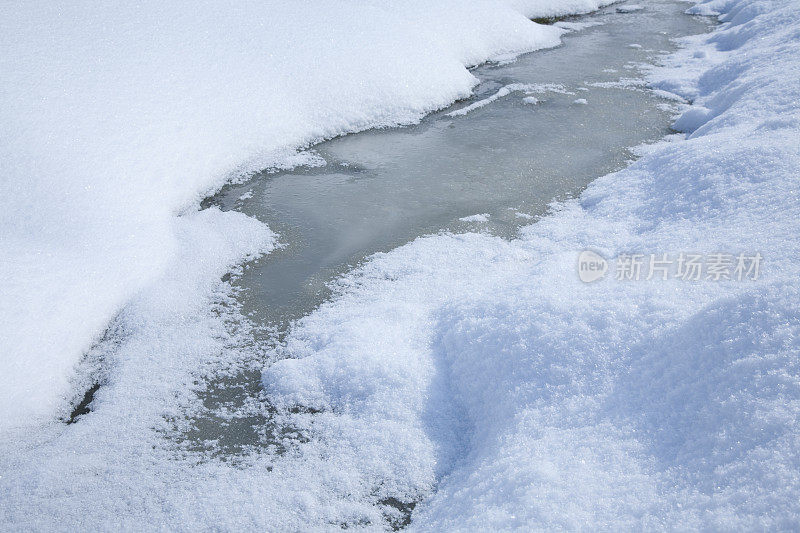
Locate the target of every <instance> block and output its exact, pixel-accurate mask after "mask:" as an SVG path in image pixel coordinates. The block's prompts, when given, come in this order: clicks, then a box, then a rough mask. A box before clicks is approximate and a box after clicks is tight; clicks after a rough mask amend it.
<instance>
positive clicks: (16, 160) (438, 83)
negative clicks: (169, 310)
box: [0, 0, 599, 427]
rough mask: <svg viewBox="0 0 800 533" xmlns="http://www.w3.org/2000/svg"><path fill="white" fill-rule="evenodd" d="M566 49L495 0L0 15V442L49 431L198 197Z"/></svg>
mask: <svg viewBox="0 0 800 533" xmlns="http://www.w3.org/2000/svg"><path fill="white" fill-rule="evenodd" d="M554 5H555V4H551V3H546V4H540V3H538V2H526V3H524V5H523V4H518V7H520V8H524V9H525V12H526V14H545V15H546V14H550V13H551V12H553V9H554V7H553V6H554ZM598 5H599V2H598V1H596V0H591V1H587V2H582V3H580V5H579V6H578V5H577V4H576V7H578V8H579V9H581V10H585V9H586V10H588V9H592V8H594V7H597V6H598ZM569 9H572V7H570V8H569ZM562 31H563V30H560V29H558V28H553V27H545V26H540V25H537V24H534V23H532V22H530V21H529V20H526V19H525V18H524V17H523V16H522V15H520V12H519V11H518V10H515V9H514V8H511V7H509V6H508V5H507V4H505V3H502V2H500V0H481V1H476V2H468V3H464V2H456V1H454V0H441V1H438V2H422V1H416V0H415V1H411V2H394V1H388V0H387V1H386V2H369V1H355V2H347V3H345V4H342V3H340V2H332V1H321V2H313V3H303V2H245V3H243V4H239V5H236V6H231V5H222V4H219V3H216V2H199V3H198V2H170V3H168V4H164V3H163V2H155V1H145V2H137V3H123V4H117V3H115V4H102V3H92V4H69V3H63V2H57V3H53V2H46V3H42V2H4V3H3V5H2V6H0V71H2V73H3V75H2V82H0V83H1V84H2V88H1V89H0V175H2V179H0V247H1V248H2V249H0V253H1V254H2V257H3V261H2V264H1V265H0V275H2V277H3V279H4V283H3V290H2V291H3V292H2V296H3V298H2V304H0V306H1V307H0V323H1V324H2V338H3V342H2V346H3V347H2V354H0V375H2V376H3V378H2V382H1V383H2V386H0V412H1V413H2V414H3V416H2V417H0V420H1V422H0V427H1V426H13V425H17V424H21V423H30V422H35V421H40V420H43V419H46V418H48V417H51V416H52V414H53V413H54V412H55V411H56V410H57V408H58V406H59V405H61V404H62V403H63V402H64V397H65V395H67V394H68V393H69V378H70V375H71V374H72V369H73V367H74V365H75V363H76V362H77V361H78V360H79V359H80V357H81V355H82V354H83V353H85V352H86V350H88V349H89V347H90V346H91V345H92V344H93V343H94V342H95V341H97V340H98V338H99V336H100V335H101V334H102V332H103V330H104V328H105V327H106V326H107V324H108V323H109V321H110V320H111V318H112V317H113V316H114V315H115V313H117V312H119V311H120V309H121V308H122V307H123V306H124V305H125V303H126V302H128V301H130V300H131V298H133V297H134V296H135V295H136V294H137V293H138V292H139V291H141V290H145V289H146V288H147V287H151V286H152V284H154V283H157V280H158V279H160V277H161V276H163V274H164V272H166V271H167V270H170V269H172V268H173V266H172V265H174V263H175V261H176V260H177V257H178V256H177V250H178V248H179V247H180V246H181V245H180V243H179V242H178V240H179V238H178V236H177V234H176V229H175V228H176V224H179V223H178V222H176V216H177V215H179V214H181V213H184V214H185V213H191V212H192V211H194V210H195V209H196V205H197V201H198V200H199V199H200V198H201V197H202V195H203V194H205V193H207V192H209V191H211V190H213V189H215V188H217V187H219V186H220V185H221V184H222V183H223V182H224V181H225V180H226V179H231V178H235V177H236V176H239V175H241V174H242V173H245V172H247V171H249V170H254V169H260V168H263V167H265V166H269V165H287V164H291V162H292V161H296V160H297V157H296V149H298V148H301V147H303V146H306V145H308V144H309V143H312V142H314V141H316V140H320V139H322V138H326V137H332V136H335V135H339V134H342V133H345V132H350V131H356V130H360V129H364V128H367V127H373V126H381V125H390V124H400V123H409V122H413V121H415V120H418V119H419V118H420V117H421V116H422V115H423V114H425V113H426V112H429V111H431V110H434V109H437V108H440V107H442V106H445V105H446V104H449V103H451V102H452V101H454V100H455V99H457V98H461V97H464V96H467V95H468V94H469V93H470V89H471V87H472V86H473V85H474V84H475V83H476V80H475V78H474V77H473V76H472V75H471V74H470V73H469V72H468V70H467V69H466V66H469V65H474V64H477V63H479V62H482V61H485V60H486V59H488V58H491V57H494V56H505V57H507V56H508V55H509V54H516V53H519V52H522V51H528V50H533V49H537V48H541V47H547V46H553V45H555V44H557V43H558V37H559V35H560V34H561V32H562ZM219 216H221V215H219ZM239 222H240V223H241V224H246V223H245V222H244V221H243V220H239ZM219 224H225V222H223V221H222V220H221V219H220V221H219ZM247 227H249V226H242V228H241V229H239V230H237V229H232V232H233V233H232V234H233V235H236V234H237V233H240V232H244V233H247V232H248V231H249V230H248V229H246V228H247ZM262 231H263V232H264V235H265V236H268V235H269V233H268V231H267V230H266V229H265V228H264V229H263V230H262ZM267 241H269V239H266V240H265V242H267ZM247 248H248V247H247V246H246V243H245V245H244V246H243V249H247ZM196 253H197V256H196V260H198V261H215V260H216V259H214V258H213V257H212V256H210V255H209V254H207V253H205V252H204V251H203V246H202V245H200V246H199V247H198V250H197V251H196Z"/></svg>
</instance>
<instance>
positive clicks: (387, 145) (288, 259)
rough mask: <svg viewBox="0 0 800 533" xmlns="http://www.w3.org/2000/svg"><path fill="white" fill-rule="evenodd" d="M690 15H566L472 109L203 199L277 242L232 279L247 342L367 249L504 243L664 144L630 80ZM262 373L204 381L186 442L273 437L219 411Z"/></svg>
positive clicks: (653, 110) (231, 443)
mask: <svg viewBox="0 0 800 533" xmlns="http://www.w3.org/2000/svg"><path fill="white" fill-rule="evenodd" d="M685 9H686V5H685V4H683V3H678V2H672V1H663V2H651V3H648V4H646V7H645V8H644V9H641V10H639V9H636V10H628V9H626V8H625V4H615V5H612V6H609V7H607V8H605V9H603V10H601V11H600V12H597V13H594V14H592V15H588V16H583V17H577V18H571V19H567V20H565V21H561V22H559V24H561V25H562V26H564V27H567V28H571V29H576V30H577V31H574V32H573V33H571V34H568V35H565V36H564V44H563V45H562V46H560V47H558V48H555V49H551V50H546V51H540V52H535V53H531V54H527V55H523V56H521V57H519V58H518V59H517V60H515V61H513V62H510V63H494V64H488V65H483V66H480V67H478V68H476V69H474V71H473V73H474V75H475V76H476V77H477V78H478V79H479V80H480V84H479V85H478V86H477V87H476V89H475V94H474V96H473V97H472V98H471V99H469V100H467V101H462V102H457V103H456V104H454V105H453V106H452V107H451V108H448V109H444V110H442V111H440V112H438V113H435V114H432V115H430V116H428V117H427V118H426V119H424V120H423V121H422V122H421V123H420V124H418V125H415V126H412V127H405V128H393V129H386V130H378V131H375V130H371V131H365V132H362V133H358V134H353V135H347V136H345V137H340V138H336V139H333V140H330V141H327V142H324V143H321V144H319V145H317V146H314V147H313V148H312V151H313V152H314V153H315V154H316V155H318V156H319V158H321V159H322V160H324V162H325V164H324V165H322V166H316V167H301V168H297V169H295V170H293V171H288V172H286V171H282V172H273V171H264V172H263V173H261V174H260V175H257V176H255V177H254V178H253V179H251V180H250V181H248V182H247V183H244V184H240V185H233V186H228V187H226V188H224V189H223V190H222V191H221V192H220V193H219V194H217V195H216V196H215V197H213V198H209V199H208V200H206V202H205V205H218V206H220V207H221V208H222V209H224V210H231V209H235V210H239V211H242V212H244V213H246V214H248V215H251V216H254V217H256V218H258V219H259V220H262V221H264V222H266V223H267V224H268V225H269V226H270V228H272V229H273V230H274V231H276V232H277V233H278V234H279V235H280V236H281V241H282V243H283V244H284V247H283V248H282V249H280V250H277V251H275V252H273V253H271V254H269V255H268V256H266V257H264V258H261V259H259V260H257V261H254V262H252V263H250V264H248V265H246V267H245V270H244V272H243V274H242V275H241V277H240V278H239V279H238V280H236V282H235V283H236V284H237V286H238V287H240V288H241V289H243V290H242V291H241V293H240V295H239V297H240V298H241V303H242V306H243V310H244V312H245V314H246V315H247V316H249V317H250V318H251V319H252V320H253V321H254V322H255V323H256V324H258V325H260V326H263V327H264V328H265V330H266V331H267V332H268V333H267V334H266V336H265V337H264V338H260V339H258V341H257V342H266V343H272V342H277V341H276V340H275V339H276V338H279V337H280V336H281V332H283V331H285V329H286V328H287V327H289V325H290V324H291V321H292V320H295V319H297V318H300V317H302V316H305V315H306V314H308V313H309V312H311V311H312V310H313V309H314V308H315V307H317V306H318V305H319V304H320V303H321V302H323V301H324V300H325V299H326V298H327V297H329V291H328V289H327V288H326V283H328V282H330V281H331V280H332V279H335V277H336V276H337V275H339V274H341V273H344V272H346V271H348V270H349V269H351V268H352V267H353V266H354V265H356V264H358V262H359V261H362V260H363V259H364V258H365V257H368V256H369V255H370V254H373V253H376V252H381V251H388V250H390V249H392V248H395V247H397V246H400V245H402V244H404V243H407V242H409V241H411V240H413V239H414V238H416V237H418V236H420V235H425V234H430V233H436V232H440V231H453V232H463V231H487V232H491V233H494V234H497V235H502V236H506V237H509V238H510V237H513V235H514V234H515V232H516V230H517V228H518V227H519V226H521V225H523V224H529V223H530V222H531V220H532V219H533V218H535V217H536V216H539V215H541V214H543V213H544V212H545V211H546V210H547V208H548V205H549V204H550V203H551V202H553V201H554V200H559V199H564V198H568V197H573V196H575V195H577V194H579V193H580V191H581V190H582V189H583V188H584V187H585V186H586V185H587V184H588V183H589V182H590V181H591V180H593V179H594V178H596V177H598V176H602V175H604V174H607V173H609V172H612V171H614V170H617V169H620V168H622V167H624V166H625V165H626V163H627V162H628V161H629V160H630V159H632V158H633V157H634V155H633V154H632V153H631V152H630V151H629V150H628V147H631V146H636V145H638V144H641V143H644V142H648V141H654V140H656V139H659V138H661V137H663V136H664V135H667V134H668V133H669V132H670V129H669V125H670V123H671V119H672V116H673V114H674V109H675V108H674V104H675V103H674V102H669V101H668V100H665V99H663V98H661V97H659V96H658V95H656V94H655V93H653V92H651V91H648V90H646V89H645V88H644V87H643V85H642V82H641V70H642V67H643V66H645V65H648V64H652V63H653V61H654V60H656V59H657V57H658V56H659V55H660V54H663V53H665V52H669V51H671V50H674V49H675V45H674V43H673V42H672V40H671V39H673V38H675V37H680V36H683V35H689V34H695V33H701V32H703V31H706V30H707V29H708V26H707V25H708V21H706V20H703V19H701V18H698V17H691V16H688V15H684V14H683V11H684V10H685ZM476 104H477V105H476ZM483 104H486V105H483ZM484 214H485V215H488V217H487V216H477V217H476V216H473V215H484ZM259 377H260V376H259V373H258V372H253V373H252V375H244V376H240V377H239V378H237V379H235V380H226V381H225V382H219V383H212V384H210V387H209V391H208V392H207V393H206V396H205V397H204V398H203V403H204V405H205V407H206V412H205V413H204V414H203V415H201V416H199V417H197V418H195V419H193V420H192V425H193V429H192V430H191V431H190V432H189V435H188V438H189V440H192V441H195V442H198V443H202V442H214V443H215V446H217V447H218V451H219V452H220V453H222V454H223V455H225V454H227V453H236V452H238V451H240V450H243V449H246V448H247V447H248V446H250V445H254V444H256V445H257V444H259V442H261V444H265V443H267V442H269V441H270V439H271V438H272V437H271V436H270V432H269V431H266V432H265V431H264V429H263V426H264V425H265V423H266V424H267V425H268V420H267V419H268V416H263V415H256V416H254V415H253V414H252V412H251V411H250V410H248V409H245V411H247V413H248V414H246V415H243V416H241V417H237V416H233V417H231V416H230V413H231V412H232V411H231V409H232V408H233V412H235V411H236V409H237V408H238V407H241V406H243V405H245V404H247V403H248V402H250V400H251V399H252V398H253V397H254V396H256V395H258V394H259V392H260V383H259ZM234 383H235V386H233V385H232V384H234ZM217 411H220V412H224V413H225V416H224V420H223V418H220V417H218V416H217V415H215V412H217Z"/></svg>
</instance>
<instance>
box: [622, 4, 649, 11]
mask: <svg viewBox="0 0 800 533" xmlns="http://www.w3.org/2000/svg"><path fill="white" fill-rule="evenodd" d="M642 9H644V6H641V5H639V4H625V5H623V6H619V7H617V13H633V12H635V11H641V10H642Z"/></svg>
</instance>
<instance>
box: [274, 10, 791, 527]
mask: <svg viewBox="0 0 800 533" xmlns="http://www.w3.org/2000/svg"><path fill="white" fill-rule="evenodd" d="M692 9H693V11H695V12H697V13H704V14H712V13H716V12H721V13H723V16H722V19H721V20H723V21H724V24H723V25H722V26H721V27H720V28H719V30H718V31H716V32H714V33H713V34H712V35H710V36H700V37H695V38H690V39H687V40H686V42H685V44H686V48H685V49H684V50H683V51H681V52H680V53H678V54H675V55H674V56H672V57H670V58H669V60H668V61H667V64H666V65H665V67H664V68H659V69H657V70H655V71H653V72H652V73H651V80H652V82H653V83H654V85H655V86H656V87H657V88H659V89H662V90H666V91H670V92H673V93H675V94H678V95H680V96H682V97H684V98H686V99H689V100H692V101H693V105H692V106H691V107H689V108H688V109H687V110H686V111H685V113H683V115H682V116H681V117H680V118H679V119H678V121H677V123H676V127H678V128H680V129H681V130H683V131H685V132H686V133H687V135H686V138H685V139H669V140H667V141H664V142H662V143H659V144H657V145H654V146H649V147H646V148H643V149H642V152H643V153H644V156H643V157H642V159H640V160H639V161H638V162H636V163H635V164H633V165H632V166H631V167H630V168H628V169H626V170H624V171H621V172H618V173H615V174H612V175H609V176H605V177H603V178H601V179H599V180H597V181H596V182H594V183H593V184H592V185H591V186H590V187H589V189H588V190H587V191H585V193H584V194H583V195H582V196H581V198H580V199H579V200H576V201H573V202H568V203H566V204H564V205H559V206H556V207H555V208H554V209H555V212H554V213H553V214H552V215H551V216H549V217H546V218H544V219H543V220H541V221H539V222H537V223H536V224H533V225H531V226H528V227H527V228H526V229H525V230H524V231H523V232H522V235H521V236H520V238H519V239H517V240H514V241H511V242H507V241H504V240H502V239H499V238H493V237H490V236H487V235H479V234H467V235H440V236H431V237H426V238H420V239H418V240H417V241H415V242H414V243H412V244H409V245H407V246H405V247H403V248H400V249H398V250H395V251H393V252H391V253H388V254H382V255H379V256H376V257H375V258H374V259H373V260H372V261H371V262H370V263H369V264H367V265H366V266H364V267H363V268H362V269H361V270H360V271H358V272H356V273H353V274H352V275H350V276H348V277H346V278H345V279H344V280H342V282H341V294H340V296H339V297H338V298H337V299H335V301H333V302H332V303H330V304H327V305H325V306H323V307H322V308H321V309H319V310H318V311H317V312H315V313H313V314H312V315H310V316H309V317H307V318H306V319H304V320H303V321H302V322H301V324H299V326H298V327H297V328H295V330H294V331H293V333H292V335H291V337H290V338H289V340H288V344H287V346H286V349H285V354H286V355H290V356H291V358H287V359H284V360H282V361H279V362H278V363H275V364H273V365H271V366H268V367H267V368H266V369H265V370H264V374H263V381H264V386H265V389H266V390H267V391H268V393H269V394H270V395H271V397H272V398H273V400H274V401H275V403H276V405H278V406H279V407H280V408H281V409H282V410H284V412H285V413H286V416H287V417H289V418H291V419H292V420H293V423H294V424H296V425H297V426H301V427H305V428H306V429H307V431H309V432H310V433H312V434H313V435H314V437H313V439H312V440H315V441H318V442H326V443H329V450H330V453H331V457H332V460H333V461H337V462H338V461H341V464H344V465H346V467H345V468H346V469H347V470H348V471H349V472H351V476H352V477H355V478H357V479H361V480H369V479H370V476H373V475H374V476H376V477H377V476H380V478H381V480H382V483H383V484H382V485H381V486H382V487H391V491H393V492H392V494H403V495H405V496H406V498H408V500H414V499H415V498H417V497H420V496H423V497H425V500H424V501H423V502H422V503H421V504H419V505H418V506H417V508H416V509H415V511H414V515H413V522H412V528H413V526H416V527H417V528H418V529H422V530H441V529H443V528H444V529H457V530H476V529H482V528H488V529H491V530H496V529H523V530H530V529H560V528H567V529H582V528H591V529H595V528H598V529H609V530H619V529H621V528H622V529H640V528H642V527H645V528H647V529H662V528H666V529H675V528H678V529H687V528H688V529H711V530H729V529H795V528H797V527H800V418H799V416H800V358H799V357H798V356H799V355H800V299H799V297H800V287H799V286H798V281H797V280H798V279H800V265H798V261H797V257H798V254H799V253H800V244H799V243H798V239H797V235H798V231H800V194H798V185H797V183H798V181H797V179H798V172H799V171H800V142H798V140H799V139H800V112H799V111H798V109H799V106H798V102H800V83H799V82H800V6H798V4H797V3H796V2H792V1H788V0H783V1H781V0H775V1H763V0H734V1H731V0H727V1H724V2H723V1H719V0H712V1H710V2H706V3H702V4H699V5H697V6H696V7H694V8H692ZM584 249H592V250H596V251H597V252H599V253H600V254H601V255H602V256H604V257H605V258H606V259H609V260H610V262H611V264H612V265H620V264H622V261H623V257H624V256H626V255H627V256H630V255H632V254H642V255H644V256H646V257H649V254H657V256H658V257H659V258H661V257H662V254H669V255H668V258H671V260H672V261H673V264H672V265H671V270H670V271H668V272H667V275H668V277H669V279H667V280H662V279H661V275H660V274H657V275H656V276H655V277H654V279H651V280H650V281H647V280H645V279H644V278H645V277H646V275H645V274H646V270H643V275H642V279H641V280H639V281H635V280H627V281H625V280H618V279H616V277H617V276H616V271H615V270H614V269H613V267H612V270H611V271H610V272H609V273H608V275H607V276H606V277H605V278H604V279H603V280H601V281H596V282H594V283H592V284H584V283H582V282H581V281H580V280H579V279H578V276H577V274H576V265H577V261H578V254H579V252H580V251H581V250H584ZM681 252H684V253H685V254H689V253H699V254H703V255H704V259H703V260H704V261H705V262H706V268H708V269H709V270H704V271H703V273H702V275H701V279H700V280H698V281H685V280H681V279H677V275H678V272H676V268H677V266H678V265H677V259H678V257H680V254H681ZM715 253H725V254H731V255H732V256H734V257H733V259H734V263H733V264H731V265H730V267H729V269H728V272H730V273H731V275H732V276H731V277H732V278H733V279H730V280H720V281H714V280H713V279H714V278H716V277H717V276H716V275H715V274H714V268H713V266H711V265H713V264H714V263H715V261H716V260H715V259H714V257H715V256H713V255H712V254H715ZM739 254H745V256H746V257H757V256H756V254H760V255H759V256H758V257H763V262H762V263H761V264H760V271H759V275H758V276H755V272H754V271H751V275H750V276H749V277H748V276H745V277H747V278H748V279H743V280H741V281H740V280H737V279H736V278H737V277H738V276H736V275H734V273H735V267H736V262H735V257H736V256H738V255H739ZM684 257H687V255H684ZM684 266H685V265H684ZM748 266H749V263H748ZM723 270H724V269H723ZM709 276H710V277H711V279H707V278H708V277H709ZM756 277H757V279H753V278H756ZM298 406H301V407H304V408H306V409H305V410H301V412H300V413H298V414H292V411H291V409H295V410H296V408H297V407H298ZM308 410H313V411H321V412H322V413H324V414H322V415H311V414H308ZM345 458H347V459H346V460H345ZM412 466H413V468H412ZM350 478H351V477H350V476H348V477H347V479H350Z"/></svg>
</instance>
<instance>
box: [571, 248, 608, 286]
mask: <svg viewBox="0 0 800 533" xmlns="http://www.w3.org/2000/svg"><path fill="white" fill-rule="evenodd" d="M607 271H608V261H606V260H605V258H604V257H603V256H601V255H600V254H597V253H595V252H593V251H591V250H584V251H582V252H581V254H580V255H579V256H578V277H579V278H581V281H583V282H584V283H591V282H593V281H597V280H598V279H603V277H604V276H605V275H606V272H607Z"/></svg>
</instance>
